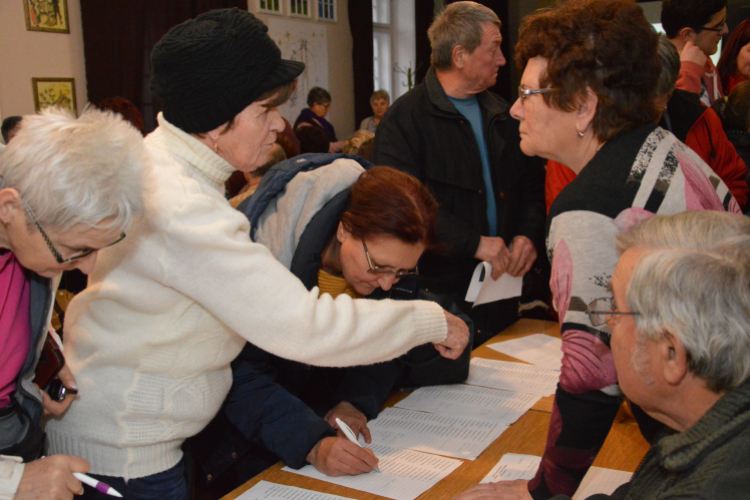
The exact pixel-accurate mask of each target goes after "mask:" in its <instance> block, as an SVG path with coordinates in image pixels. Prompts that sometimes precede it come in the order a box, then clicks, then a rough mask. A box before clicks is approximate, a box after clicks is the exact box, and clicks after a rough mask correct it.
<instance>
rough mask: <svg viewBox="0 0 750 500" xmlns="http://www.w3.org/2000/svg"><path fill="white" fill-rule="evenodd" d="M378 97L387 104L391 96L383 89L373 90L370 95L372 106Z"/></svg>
mask: <svg viewBox="0 0 750 500" xmlns="http://www.w3.org/2000/svg"><path fill="white" fill-rule="evenodd" d="M378 99H383V100H384V101H385V102H387V103H388V104H390V103H391V96H390V95H388V92H386V91H385V90H376V91H375V92H373V93H372V95H371V96H370V105H371V106H372V103H374V102H375V101H377V100H378Z"/></svg>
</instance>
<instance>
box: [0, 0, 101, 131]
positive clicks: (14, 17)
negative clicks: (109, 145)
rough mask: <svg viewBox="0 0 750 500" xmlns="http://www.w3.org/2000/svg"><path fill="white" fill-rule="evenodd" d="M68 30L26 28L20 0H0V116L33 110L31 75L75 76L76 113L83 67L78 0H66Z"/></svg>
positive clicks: (82, 88)
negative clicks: (62, 31)
mask: <svg viewBox="0 0 750 500" xmlns="http://www.w3.org/2000/svg"><path fill="white" fill-rule="evenodd" d="M67 3H68V17H69V22H70V34H60V33H45V32H40V31H26V20H25V17H24V12H23V2H22V1H21V0H0V117H3V118H5V117H6V116H12V115H28V114H32V113H34V96H33V93H32V87H31V78H32V77H57V78H75V83H76V101H77V105H78V112H79V113H80V112H81V110H83V108H84V106H85V105H86V101H87V93H86V69H85V67H84V59H83V31H82V30H81V5H80V1H79V0H67Z"/></svg>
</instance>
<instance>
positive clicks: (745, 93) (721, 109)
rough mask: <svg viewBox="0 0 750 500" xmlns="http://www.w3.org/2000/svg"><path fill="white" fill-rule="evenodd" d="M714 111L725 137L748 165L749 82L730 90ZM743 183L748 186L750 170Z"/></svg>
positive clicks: (749, 132) (749, 131)
mask: <svg viewBox="0 0 750 500" xmlns="http://www.w3.org/2000/svg"><path fill="white" fill-rule="evenodd" d="M714 110H715V111H716V112H717V113H718V114H719V116H720V117H721V121H722V125H723V126H724V131H725V132H726V134H727V137H728V138H729V140H730V141H731V143H732V144H733V145H734V148H735V150H736V151H737V154H739V155H740V156H741V157H742V158H743V159H744V160H745V164H746V165H747V164H749V163H750V81H748V82H742V83H740V84H738V85H737V86H735V87H734V89H732V92H731V93H730V94H729V96H728V97H725V98H724V99H722V100H721V101H718V102H716V103H714ZM745 181H746V182H747V183H748V184H749V185H750V169H748V175H747V177H745Z"/></svg>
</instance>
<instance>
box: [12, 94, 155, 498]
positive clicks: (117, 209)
mask: <svg viewBox="0 0 750 500" xmlns="http://www.w3.org/2000/svg"><path fill="white" fill-rule="evenodd" d="M23 123H24V126H23V128H22V129H21V130H20V131H19V132H18V134H17V135H16V137H15V138H14V139H13V141H12V142H11V143H10V144H9V145H8V147H7V148H6V150H5V151H4V152H3V154H2V155H0V223H1V224H0V249H2V250H0V295H1V297H0V346H1V348H0V455H3V457H2V458H1V459H0V498H15V499H16V500H21V499H26V498H29V499H30V498H51V499H70V498H73V494H74V493H77V494H80V493H81V492H82V486H81V483H80V482H79V481H78V480H77V479H76V478H75V477H74V476H73V475H72V472H85V471H86V470H88V468H89V465H88V463H87V462H86V461H85V460H83V459H81V458H78V457H74V456H62V455H56V456H52V457H47V458H41V459H40V457H41V455H42V453H43V451H44V450H43V445H44V432H43V431H42V429H41V426H40V424H41V418H42V413H43V410H46V411H47V412H49V413H52V414H55V415H59V414H61V413H63V412H64V411H65V410H66V409H67V408H68V407H69V406H70V404H71V402H72V401H73V399H74V397H75V396H73V395H72V394H68V395H67V397H65V399H64V400H62V401H60V402H58V401H53V400H52V399H51V398H50V396H49V395H48V394H47V393H46V392H42V391H40V390H39V388H38V387H35V386H34V384H33V382H32V381H33V379H34V375H35V370H34V369H35V367H36V365H37V364H38V362H39V359H40V351H41V347H42V344H43V343H44V342H45V339H46V338H47V331H48V329H49V323H50V316H51V314H52V304H53V303H54V290H55V288H56V287H57V284H58V282H59V276H60V274H61V273H62V272H63V271H66V270H70V269H74V268H75V269H79V270H80V271H82V272H84V273H88V272H90V271H91V270H92V269H93V268H94V263H95V262H96V257H97V252H98V251H99V250H100V249H102V248H105V247H108V246H110V245H113V244H115V243H117V242H119V241H121V240H122V239H123V238H124V237H125V232H124V231H125V230H126V229H127V227H128V226H129V225H130V222H131V220H132V219H133V216H134V215H135V214H136V213H137V212H139V211H140V210H141V208H142V204H143V201H142V170H143V165H144V149H143V139H142V137H141V135H140V134H139V133H138V132H137V131H136V130H135V129H134V128H133V127H132V126H130V125H129V124H128V123H127V122H125V121H124V120H123V119H122V118H121V117H119V116H117V115H114V114H112V113H105V112H101V111H97V110H94V109H89V110H87V111H85V112H84V113H83V114H82V115H81V117H80V118H78V119H76V118H74V117H72V116H70V115H69V114H66V113H64V112H62V111H56V110H50V111H46V112H45V113H43V114H41V115H35V116H27V117H25V118H24V121H23ZM59 377H60V379H61V380H62V382H63V384H64V386H65V387H66V388H67V389H70V390H72V391H73V392H74V391H75V389H77V387H76V383H75V379H74V378H73V376H72V375H71V373H70V370H69V369H67V368H65V367H63V369H62V371H61V372H60V374H59ZM24 462H26V464H25V465H24Z"/></svg>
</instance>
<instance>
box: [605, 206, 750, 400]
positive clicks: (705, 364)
mask: <svg viewBox="0 0 750 500" xmlns="http://www.w3.org/2000/svg"><path fill="white" fill-rule="evenodd" d="M615 243H616V245H617V249H618V251H619V252H620V253H621V254H622V253H623V252H625V251H626V250H627V249H628V248H633V247H645V248H653V249H654V251H653V252H652V253H649V254H647V255H646V256H644V257H643V258H642V259H641V261H640V262H639V263H638V265H637V266H636V269H635V271H634V272H633V276H632V278H631V280H630V284H629V286H628V290H627V293H626V300H627V305H628V307H629V308H630V310H631V311H638V312H639V313H640V315H638V316H635V318H634V320H635V323H636V326H637V328H638V335H639V337H643V338H646V339H649V340H657V339H659V338H661V337H662V336H663V335H664V332H665V331H667V330H668V331H670V332H672V333H673V334H674V335H675V336H677V338H679V340H680V342H682V344H683V345H684V346H685V349H686V350H687V352H688V354H689V356H690V361H689V362H690V364H689V369H690V370H691V371H692V372H693V373H695V374H696V375H697V376H699V377H701V378H703V379H704V380H705V381H706V383H707V385H708V387H709V388H710V389H711V390H713V391H716V392H720V391H723V390H727V389H731V388H733V387H736V386H737V385H739V384H741V383H742V382H744V381H745V380H746V379H747V378H748V376H750V316H749V315H748V313H747V312H748V311H750V286H749V283H750V219H748V218H747V217H743V216H742V215H737V214H730V213H726V212H717V211H688V212H681V213H678V214H673V215H655V216H653V217H650V218H648V219H646V220H643V221H641V222H639V223H638V224H635V225H634V226H632V227H631V228H629V229H626V230H625V231H623V232H622V233H621V234H619V235H618V236H617V237H616V238H615Z"/></svg>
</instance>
